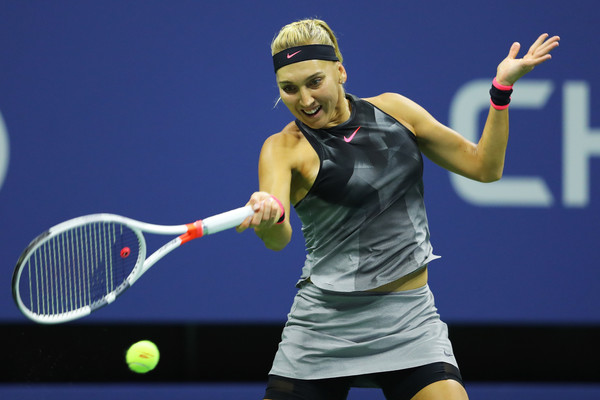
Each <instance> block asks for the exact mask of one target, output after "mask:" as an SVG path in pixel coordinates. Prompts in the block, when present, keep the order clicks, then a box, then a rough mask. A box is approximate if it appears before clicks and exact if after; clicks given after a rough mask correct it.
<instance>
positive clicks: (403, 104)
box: [364, 92, 427, 133]
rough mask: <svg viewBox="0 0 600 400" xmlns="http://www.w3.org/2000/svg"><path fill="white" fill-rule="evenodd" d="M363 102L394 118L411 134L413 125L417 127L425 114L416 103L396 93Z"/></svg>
mask: <svg viewBox="0 0 600 400" xmlns="http://www.w3.org/2000/svg"><path fill="white" fill-rule="evenodd" d="M364 100H365V101H368V102H369V103H371V104H373V105H374V106H375V107H377V108H379V109H380V110H381V111H383V112H385V113H387V114H389V115H391V116H392V117H394V118H395V119H396V120H398V121H399V122H400V123H402V124H403V125H404V126H406V127H407V128H408V129H410V130H411V131H412V132H413V133H415V125H418V124H419V122H420V121H421V120H422V119H423V118H424V117H425V116H426V114H427V112H426V111H425V110H424V109H423V108H422V107H421V106H419V105H418V104H417V103H415V102H414V101H412V100H411V99H409V98H408V97H405V96H403V95H401V94H398V93H389V92H388V93H382V94H380V95H378V96H374V97H369V98H365V99H364Z"/></svg>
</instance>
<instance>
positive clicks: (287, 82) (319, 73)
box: [277, 71, 324, 85]
mask: <svg viewBox="0 0 600 400" xmlns="http://www.w3.org/2000/svg"><path fill="white" fill-rule="evenodd" d="M323 74H324V72H323V71H319V72H315V73H314V74H312V75H310V76H309V77H307V78H306V79H305V80H304V82H308V81H310V80H311V79H314V78H316V77H317V76H320V75H323ZM290 83H291V84H294V82H290V81H277V84H278V85H287V84H290Z"/></svg>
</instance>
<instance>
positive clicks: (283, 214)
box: [271, 195, 285, 224]
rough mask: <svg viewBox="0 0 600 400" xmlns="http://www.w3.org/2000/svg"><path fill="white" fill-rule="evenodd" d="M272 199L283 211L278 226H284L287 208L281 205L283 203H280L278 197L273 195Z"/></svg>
mask: <svg viewBox="0 0 600 400" xmlns="http://www.w3.org/2000/svg"><path fill="white" fill-rule="evenodd" d="M271 198H272V199H273V200H275V201H276V202H277V204H278V205H279V208H280V209H281V215H280V216H279V220H278V221H277V224H283V221H285V208H284V207H283V204H282V203H281V201H279V199H278V198H277V197H275V196H273V195H271Z"/></svg>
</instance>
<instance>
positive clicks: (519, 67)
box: [496, 33, 560, 86]
mask: <svg viewBox="0 0 600 400" xmlns="http://www.w3.org/2000/svg"><path fill="white" fill-rule="evenodd" d="M548 36H549V35H548V34H547V33H544V34H542V35H540V37H538V38H537V40H536V41H535V42H534V43H533V44H532V45H531V47H530V48H529V51H528V52H527V54H525V55H524V56H523V58H517V54H519V50H520V49H521V44H520V43H518V42H515V43H513V44H512V46H511V47H510V51H509V52H508V56H507V57H506V58H505V59H504V60H502V62H501V63H500V64H499V65H498V69H497V71H496V80H497V81H498V83H500V84H501V85H507V86H510V85H513V84H514V83H515V82H516V81H518V80H519V79H520V78H521V77H522V76H523V75H525V74H527V73H528V72H530V71H531V70H532V69H533V68H535V67H536V66H538V65H540V64H541V63H543V62H544V61H548V60H549V59H551V58H552V56H551V55H550V52H551V51H552V50H554V49H555V48H556V47H558V43H559V41H560V37H558V36H552V37H550V38H549V37H548Z"/></svg>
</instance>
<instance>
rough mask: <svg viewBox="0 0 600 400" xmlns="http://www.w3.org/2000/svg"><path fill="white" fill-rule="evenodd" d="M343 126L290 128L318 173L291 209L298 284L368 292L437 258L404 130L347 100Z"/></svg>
mask: <svg viewBox="0 0 600 400" xmlns="http://www.w3.org/2000/svg"><path fill="white" fill-rule="evenodd" d="M347 97H348V99H349V100H350V102H351V106H352V112H351V116H350V119H349V120H348V121H346V122H344V123H342V124H340V125H338V126H336V127H333V128H329V129H318V130H315V129H311V128H309V127H308V126H306V125H304V124H303V123H302V122H300V121H298V120H297V121H296V124H297V126H298V127H299V128H300V130H301V131H302V133H303V134H304V136H305V137H306V139H307V140H308V141H309V143H310V144H311V145H312V147H313V148H314V149H315V151H316V152H317V154H318V156H319V159H320V169H319V173H318V175H317V178H316V180H315V182H314V184H313V186H312V188H311V189H310V191H309V192H308V194H307V195H306V196H305V197H304V198H303V199H302V200H301V201H300V202H298V203H297V204H296V205H295V206H294V207H295V210H296V213H297V214H298V216H299V218H300V220H301V221H302V233H303V235H304V239H305V242H306V249H307V256H306V261H305V264H304V267H303V269H302V276H301V278H300V281H299V282H302V281H304V280H307V279H308V278H310V280H311V281H312V282H313V283H314V284H315V285H316V286H318V287H319V288H321V289H325V290H332V291H339V292H352V291H364V290H369V289H374V288H376V287H379V286H382V285H384V284H386V283H390V282H392V281H394V280H396V279H399V278H401V277H403V276H406V275H408V274H410V273H411V272H414V271H416V270H417V269H419V268H420V267H422V266H424V265H425V264H426V263H428V262H429V261H431V260H433V259H435V258H438V257H437V256H434V255H433V254H432V246H431V243H430V241H429V228H428V223H427V215H426V212H425V205H424V201H423V179H422V178H423V158H422V155H421V152H420V150H419V148H418V146H417V142H416V139H415V137H414V135H413V133H412V132H410V131H409V130H408V129H407V128H406V127H405V126H404V125H402V124H401V123H400V122H398V121H397V120H396V119H394V118H392V117H391V116H390V115H388V114H386V113H384V112H383V111H381V110H380V109H378V108H377V107H375V106H374V105H372V104H371V103H369V102H367V101H364V100H361V99H359V98H358V97H356V96H353V95H350V94H348V95H347Z"/></svg>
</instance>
